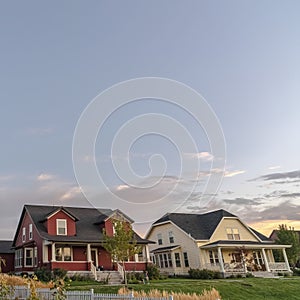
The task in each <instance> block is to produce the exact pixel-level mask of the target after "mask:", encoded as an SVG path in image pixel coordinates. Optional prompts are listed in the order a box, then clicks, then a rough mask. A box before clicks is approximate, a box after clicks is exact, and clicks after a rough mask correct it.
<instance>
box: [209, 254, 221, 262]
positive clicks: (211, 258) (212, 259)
mask: <svg viewBox="0 0 300 300" xmlns="http://www.w3.org/2000/svg"><path fill="white" fill-rule="evenodd" d="M209 262H210V263H211V264H213V265H215V264H218V263H219V257H218V253H217V251H209Z"/></svg>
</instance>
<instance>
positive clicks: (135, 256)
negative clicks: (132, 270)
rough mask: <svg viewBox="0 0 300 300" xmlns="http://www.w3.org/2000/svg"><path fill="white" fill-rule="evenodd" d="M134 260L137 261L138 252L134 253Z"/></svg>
mask: <svg viewBox="0 0 300 300" xmlns="http://www.w3.org/2000/svg"><path fill="white" fill-rule="evenodd" d="M134 261H135V262H138V261H139V255H138V254H134Z"/></svg>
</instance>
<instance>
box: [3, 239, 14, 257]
mask: <svg viewBox="0 0 300 300" xmlns="http://www.w3.org/2000/svg"><path fill="white" fill-rule="evenodd" d="M12 243H13V241H0V254H10V253H14V250H13V249H12Z"/></svg>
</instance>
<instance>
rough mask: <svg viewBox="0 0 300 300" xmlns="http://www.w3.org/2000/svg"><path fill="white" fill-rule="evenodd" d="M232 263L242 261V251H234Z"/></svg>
mask: <svg viewBox="0 0 300 300" xmlns="http://www.w3.org/2000/svg"><path fill="white" fill-rule="evenodd" d="M231 256H232V261H231V262H232V263H241V262H242V256H241V254H240V253H232V254H231Z"/></svg>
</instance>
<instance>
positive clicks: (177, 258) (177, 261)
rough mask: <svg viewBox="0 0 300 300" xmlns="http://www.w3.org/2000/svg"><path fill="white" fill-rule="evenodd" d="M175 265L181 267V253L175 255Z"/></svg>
mask: <svg viewBox="0 0 300 300" xmlns="http://www.w3.org/2000/svg"><path fill="white" fill-rule="evenodd" d="M175 264H176V267H177V268H180V267H181V261H180V253H175Z"/></svg>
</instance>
